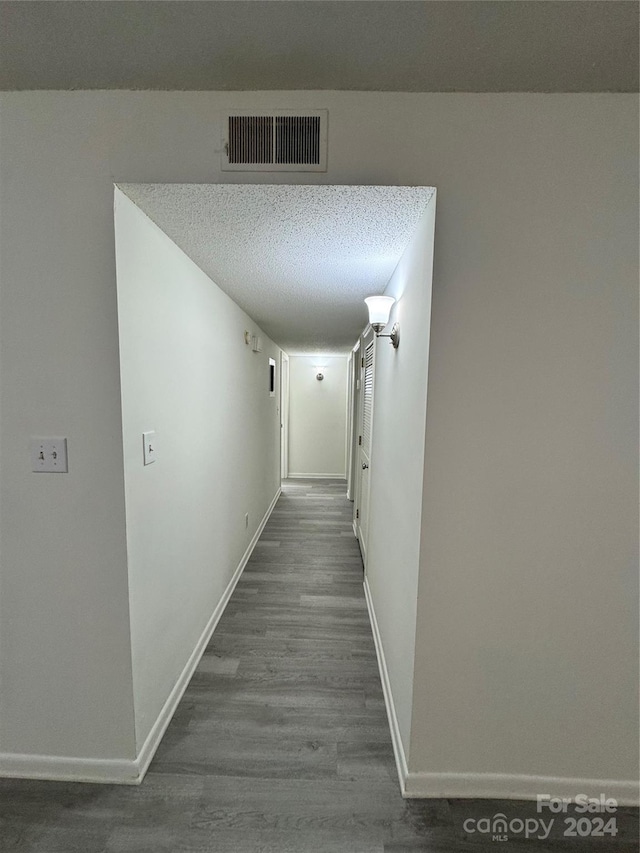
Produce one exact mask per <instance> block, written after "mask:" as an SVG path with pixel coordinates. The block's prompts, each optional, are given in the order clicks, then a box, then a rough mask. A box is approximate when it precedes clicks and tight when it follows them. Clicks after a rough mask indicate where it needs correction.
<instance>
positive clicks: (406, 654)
mask: <svg viewBox="0 0 640 853" xmlns="http://www.w3.org/2000/svg"><path fill="white" fill-rule="evenodd" d="M435 209H436V199H435V196H434V197H433V198H432V199H431V201H430V202H429V205H428V206H427V208H426V210H425V212H424V214H423V216H422V218H421V219H420V222H419V223H418V226H417V227H416V230H415V232H414V234H413V236H412V238H411V241H410V243H409V245H408V246H407V248H406V249H405V251H404V254H403V255H402V258H401V259H400V262H399V263H398V266H397V267H396V270H395V272H394V274H393V276H392V277H391V280H390V282H389V284H388V286H387V289H386V290H385V293H386V294H387V295H388V296H393V298H394V299H395V300H396V303H395V304H394V306H393V309H392V313H391V317H390V319H389V329H390V328H391V327H392V325H393V323H395V322H396V321H397V322H399V323H400V346H399V347H398V349H394V348H393V347H392V346H391V343H390V341H389V339H388V338H378V339H376V342H375V347H376V352H375V388H374V395H373V430H372V436H373V443H372V448H371V465H370V492H369V524H368V530H369V536H368V543H367V570H366V580H367V584H368V587H369V592H370V595H371V604H372V606H373V609H374V611H375V618H376V621H377V627H378V630H379V632H380V641H381V644H382V649H383V654H384V659H385V662H386V666H387V670H388V676H389V681H390V688H391V693H392V696H393V704H394V706H395V712H396V714H397V720H398V732H397V733H394V734H395V735H396V737H400V739H401V741H402V748H403V750H404V752H405V755H407V754H408V752H409V743H410V735H411V709H412V697H413V667H414V655H415V639H416V601H417V597H418V568H419V562H420V561H419V557H420V526H421V509H422V493H423V487H424V484H423V470H424V433H425V422H426V414H427V371H428V365H429V333H430V322H431V286H432V281H431V278H432V269H433V233H434V226H435ZM417 713H420V709H417Z"/></svg>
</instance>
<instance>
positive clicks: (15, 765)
mask: <svg viewBox="0 0 640 853" xmlns="http://www.w3.org/2000/svg"><path fill="white" fill-rule="evenodd" d="M4 776H8V777H10V778H13V779H46V780H51V781H54V780H55V781H61V782H119V783H120V784H121V785H139V784H140V782H141V781H142V778H141V777H139V775H138V768H137V764H136V761H134V760H131V759H126V758H121V759H115V760H114V759H110V758H68V757H67V756H63V755H25V754H22V753H11V752H2V753H0V777H4Z"/></svg>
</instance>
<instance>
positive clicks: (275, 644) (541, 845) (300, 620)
mask: <svg viewBox="0 0 640 853" xmlns="http://www.w3.org/2000/svg"><path fill="white" fill-rule="evenodd" d="M576 793H578V792H576ZM496 812H504V813H506V814H507V815H508V816H509V818H510V819H511V818H512V817H519V818H521V819H524V818H526V817H532V816H533V817H535V804H532V803H521V802H505V801H497V800H493V801H487V800H485V801H479V800H477V801H469V800H466V801H463V800H429V801H410V800H409V801H404V800H403V799H402V798H401V796H400V793H399V786H398V779H397V775H396V770H395V765H394V761H393V753H392V749H391V740H390V736H389V728H388V724H387V718H386V714H385V709H384V701H383V696H382V690H381V686H380V679H379V676H378V669H377V664H376V658H375V651H374V646H373V640H372V636H371V629H370V627H369V622H368V617H367V610H366V606H365V601H364V595H363V589H362V563H361V561H360V554H359V550H358V545H357V543H356V541H355V539H354V538H353V533H352V529H351V504H350V503H349V502H348V501H347V500H346V498H345V484H344V482H340V481H318V480H314V481H300V480H296V481H288V482H287V483H286V484H285V485H284V489H283V495H282V497H281V499H280V501H279V503H278V505H277V507H276V509H275V511H274V513H273V515H272V517H271V519H270V521H269V523H268V525H267V527H266V529H265V531H264V533H263V535H262V537H261V539H260V542H259V543H258V545H257V547H256V549H255V551H254V554H253V556H252V558H251V560H250V562H249V564H248V565H247V567H246V569H245V572H244V574H243V575H242V578H241V579H240V582H239V584H238V586H237V588H236V591H235V592H234V594H233V597H232V598H231V601H230V603H229V605H228V607H227V609H226V611H225V613H224V616H223V617H222V619H221V621H220V624H219V626H218V628H217V629H216V631H215V634H214V636H213V638H212V640H211V643H210V644H209V647H208V648H207V650H206V652H205V654H204V656H203V658H202V661H201V663H200V665H199V666H198V669H197V671H196V673H195V675H194V677H193V679H192V681H191V683H190V684H189V687H188V689H187V691H186V693H185V695H184V697H183V699H182V702H181V703H180V705H179V707H178V709H177V712H176V714H175V717H174V719H173V721H172V722H171V724H170V726H169V728H168V729H167V732H166V734H165V737H164V739H163V741H162V744H161V745H160V748H159V749H158V752H157V754H156V757H155V759H154V761H153V763H152V765H151V767H150V770H149V772H148V774H147V777H146V779H145V781H144V783H143V784H142V785H141V786H140V787H139V788H130V787H122V786H115V785H87V784H75V783H74V784H67V783H52V782H28V781H19V780H0V851H2V853H5V851H7V853H8V851H21V853H24V851H33V853H36V851H37V853H58V852H59V853H76V851H77V853H165V852H166V853H174V851H175V853H178V851H184V853H186V851H192V853H196V851H198V853H205V851H206V853H213V851H215V853H392V851H393V853H418V851H432V853H445V851H447V853H451V851H476V853H482V851H483V850H484V851H488V850H493V851H495V850H496V849H497V850H513V851H516V850H518V851H523V853H561V851H573V853H592V851H595V850H601V851H602V850H604V851H607V853H612V851H614V850H615V851H625V853H630V851H636V850H637V849H638V847H637V843H636V839H637V811H634V810H633V809H621V810H620V811H619V813H618V815H617V823H618V835H617V837H616V838H614V839H609V838H605V839H580V838H577V839H570V840H563V839H561V838H555V839H554V840H546V841H536V840H533V839H530V840H528V841H525V840H521V841H517V840H510V841H506V842H501V843H499V844H497V843H495V842H494V843H492V842H491V840H490V838H487V836H484V837H483V838H482V837H480V836H478V835H475V836H474V835H468V836H466V835H465V833H464V831H463V823H464V821H465V819H467V818H479V817H483V816H484V817H488V816H492V815H494V814H496ZM553 835H556V836H557V835H558V833H557V832H555V833H552V836H553Z"/></svg>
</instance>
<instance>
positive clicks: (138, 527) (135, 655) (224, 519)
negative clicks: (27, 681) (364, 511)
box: [115, 190, 280, 751]
mask: <svg viewBox="0 0 640 853" xmlns="http://www.w3.org/2000/svg"><path fill="white" fill-rule="evenodd" d="M115 215H116V255H117V272H118V317H119V331H120V369H121V385H122V418H123V437H124V472H125V496H126V518H127V553H128V560H129V600H130V612H131V641H132V659H133V685H134V702H135V716H136V743H137V748H138V751H140V749H141V748H142V746H143V744H144V741H145V739H146V738H147V736H148V734H149V732H150V729H151V727H152V725H153V724H154V723H155V721H156V719H157V718H158V716H159V714H160V712H161V710H162V707H163V705H164V703H165V701H166V700H167V697H168V696H169V694H170V693H171V690H172V689H173V687H174V685H175V684H176V682H177V681H178V678H179V676H180V674H181V672H182V670H183V668H184V667H185V664H186V663H187V661H188V660H189V656H190V654H191V653H192V651H193V649H194V647H195V646H196V644H197V642H198V639H199V638H200V636H201V634H202V633H203V631H204V629H205V627H206V625H207V623H208V621H209V619H210V617H211V614H212V613H213V612H214V610H215V609H216V607H217V605H218V603H219V602H220V600H221V598H222V596H223V593H224V592H225V589H226V588H227V586H228V584H229V582H230V580H231V578H232V576H233V573H234V571H235V569H236V568H237V566H238V565H239V564H240V561H241V559H242V557H243V555H244V553H245V551H246V549H247V547H248V545H249V543H250V541H251V539H252V537H253V535H254V534H255V532H256V530H257V528H258V526H259V524H260V522H261V520H262V518H263V517H264V515H265V512H266V511H267V509H268V507H269V506H270V504H271V502H272V500H273V498H274V496H275V495H276V493H277V492H278V489H279V485H280V472H279V466H280V455H279V454H280V448H279V439H280V419H279V415H278V408H277V407H278V403H279V401H278V399H277V398H276V397H270V396H269V388H268V378H269V372H268V365H269V357H272V358H275V359H276V362H277V363H278V362H279V358H277V356H278V355H279V350H278V348H277V347H276V346H275V344H273V342H272V341H270V340H269V339H268V338H267V337H266V336H265V335H264V332H262V330H261V329H259V328H258V327H257V326H256V324H255V323H254V322H253V320H251V319H250V318H249V317H248V316H247V315H246V314H245V313H244V312H243V311H241V310H240V308H238V306H237V305H236V304H235V303H234V302H232V300H231V299H229V297H228V296H227V295H226V294H224V293H223V292H222V291H221V290H220V289H219V288H218V287H217V285H215V284H214V283H213V282H212V281H211V279H210V278H208V277H207V276H206V275H205V274H204V273H203V272H202V271H201V270H200V269H199V268H198V267H197V266H196V265H195V264H194V263H193V262H192V261H191V260H190V259H189V258H188V257H187V256H186V255H185V254H184V253H183V252H182V251H181V250H180V249H179V248H178V247H177V246H176V245H175V244H174V243H173V242H172V241H171V240H170V239H169V238H168V237H167V236H166V235H165V234H164V233H163V232H162V231H161V230H160V229H159V228H158V227H157V226H156V225H155V224H154V223H153V222H151V220H150V219H148V218H147V216H146V215H145V214H144V213H143V212H142V211H141V210H139V209H138V208H137V207H136V206H135V204H133V202H131V201H130V200H129V199H128V198H127V197H126V196H125V195H123V194H122V193H121V192H120V191H119V190H116V203H115ZM245 329H246V330H248V331H250V332H251V333H252V334H259V335H260V336H261V337H262V339H263V352H261V353H254V352H253V351H252V350H251V348H250V347H249V346H247V345H246V343H245V339H244V331H245ZM146 430H155V431H156V443H157V448H158V451H157V452H158V458H157V461H156V462H154V463H153V464H151V465H147V466H144V465H143V460H142V433H143V431H146ZM245 513H249V526H248V527H245Z"/></svg>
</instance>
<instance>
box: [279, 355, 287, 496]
mask: <svg viewBox="0 0 640 853" xmlns="http://www.w3.org/2000/svg"><path fill="white" fill-rule="evenodd" d="M288 476H289V356H288V355H287V353H286V352H284V351H281V352H280V479H281V480H286V479H287V477H288Z"/></svg>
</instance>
